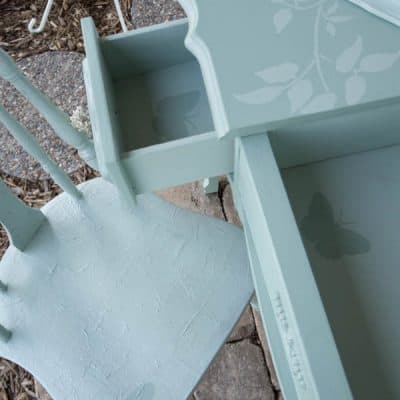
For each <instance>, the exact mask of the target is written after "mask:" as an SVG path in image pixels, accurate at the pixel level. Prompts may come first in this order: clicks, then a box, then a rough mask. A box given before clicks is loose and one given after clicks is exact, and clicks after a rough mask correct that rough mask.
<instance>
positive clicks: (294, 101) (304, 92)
mask: <svg viewBox="0 0 400 400" xmlns="http://www.w3.org/2000/svg"><path fill="white" fill-rule="evenodd" d="M312 94H313V88H312V83H311V81H309V80H308V79H303V80H301V81H298V82H297V83H296V84H295V85H293V86H292V87H291V88H290V89H289V90H288V98H289V102H290V108H291V111H292V112H297V111H298V110H300V108H301V107H303V106H304V105H305V104H306V103H307V102H308V101H309V100H310V99H311V96H312Z"/></svg>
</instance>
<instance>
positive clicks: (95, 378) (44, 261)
mask: <svg viewBox="0 0 400 400" xmlns="http://www.w3.org/2000/svg"><path fill="white" fill-rule="evenodd" d="M79 189H80V190H81V191H82V192H83V194H84V197H83V199H82V200H81V201H80V202H76V201H73V200H72V199H71V198H70V197H69V196H67V195H65V194H61V195H59V196H58V197H57V198H55V199H54V200H52V201H51V202H50V203H49V204H47V205H46V206H45V207H44V208H43V209H42V212H43V214H44V215H45V216H46V219H47V222H45V223H44V224H43V225H42V226H41V228H40V229H39V230H38V231H37V233H36V235H35V237H34V239H33V240H32V242H31V244H30V246H29V248H26V250H25V252H19V251H17V250H16V249H15V248H14V247H11V248H9V249H8V250H7V252H6V254H5V256H4V258H3V260H2V261H1V268H0V279H1V280H2V281H3V282H5V283H6V284H7V285H8V286H9V288H10V290H9V291H8V292H7V293H6V294H2V295H1V296H0V320H1V321H2V323H3V324H4V326H6V327H7V329H10V330H12V332H13V336H12V337H11V340H9V341H8V342H7V343H0V355H1V356H3V357H6V358H8V359H10V360H13V361H15V362H17V363H18V364H20V365H22V366H23V367H25V368H27V369H28V370H29V371H30V372H32V373H33V374H34V375H35V376H36V377H37V378H38V379H39V380H40V382H42V383H43V385H44V386H45V387H46V389H47V390H48V391H49V393H50V394H51V395H52V396H53V397H54V398H55V399H57V400H63V399H65V400H82V399H85V400H95V399H96V400H98V399H113V400H114V399H115V400H118V399H121V400H127V399H129V400H139V399H141V400H143V399H146V400H157V399H160V400H161V399H162V400H167V399H168V400H177V399H184V398H187V397H188V396H189V394H190V393H191V391H192V390H193V388H194V387H195V385H196V383H197V382H198V380H199V379H200V377H201V375H202V374H203V372H204V371H205V370H206V368H207V366H208V365H209V363H210V362H211V360H212V359H213V357H214V356H215V354H216V352H217V351H218V349H219V348H220V346H221V345H222V344H223V342H224V340H225V339H226V338H227V337H228V335H229V333H230V331H231V329H232V328H233V326H234V325H235V323H236V322H237V320H238V319H239V317H240V315H241V313H242V311H243V309H244V308H245V306H246V304H247V303H248V301H249V300H250V297H251V296H252V293H253V290H254V289H253V284H252V280H251V274H250V269H249V267H248V261H247V253H246V247H245V242H244V237H243V234H242V232H241V230H240V229H238V228H236V227H234V226H232V225H230V224H228V223H226V222H223V221H219V220H216V219H212V218H208V217H205V216H201V215H196V214H193V213H190V212H188V211H185V210H182V209H178V208H176V207H174V206H172V205H170V204H168V203H166V202H164V201H163V200H161V199H159V198H157V197H155V196H153V195H143V196H138V198H137V206H136V207H135V208H134V210H133V211H132V210H131V209H129V208H128V207H126V206H124V204H123V203H121V201H120V199H119V198H118V193H117V190H116V189H115V188H114V187H113V186H112V185H111V184H110V183H108V182H106V181H104V180H102V179H96V180H93V181H90V182H88V183H85V184H83V185H80V186H79ZM44 327H46V329H44Z"/></svg>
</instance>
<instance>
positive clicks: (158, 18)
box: [131, 0, 185, 28]
mask: <svg viewBox="0 0 400 400" xmlns="http://www.w3.org/2000/svg"><path fill="white" fill-rule="evenodd" d="M131 14H132V23H133V26H134V27H135V28H141V27H143V26H148V25H154V24H161V23H162V22H167V21H172V20H175V19H179V18H183V17H185V12H184V11H183V9H182V7H181V6H180V5H179V3H178V1H176V0H133V1H132V8H131Z"/></svg>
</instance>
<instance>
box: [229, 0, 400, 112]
mask: <svg viewBox="0 0 400 400" xmlns="http://www.w3.org/2000/svg"><path fill="white" fill-rule="evenodd" d="M271 2H272V3H273V4H274V5H278V6H280V8H279V9H278V10H277V11H276V12H275V14H274V15H273V24H274V27H275V31H276V33H277V34H278V35H281V34H282V33H283V32H284V31H285V29H286V28H287V27H288V26H289V25H290V23H291V21H292V20H293V18H294V16H295V12H298V13H301V12H310V11H315V20H314V26H313V37H312V42H313V52H312V54H313V57H312V59H311V60H310V61H309V62H308V63H307V64H306V66H305V67H304V68H303V70H302V71H300V68H299V66H298V65H297V64H295V63H291V62H286V63H281V64H279V65H275V66H271V67H268V68H266V69H265V70H263V71H259V72H256V76H258V77H259V78H261V79H262V80H263V81H264V82H265V83H266V84H267V86H263V87H262V88H261V89H257V90H254V91H251V92H248V93H244V94H237V95H235V97H236V98H237V99H238V100H239V101H241V102H243V103H246V104H266V103H270V102H272V101H273V100H275V99H277V98H278V97H280V96H281V95H282V94H283V93H286V94H287V97H288V100H289V103H290V108H291V112H292V113H306V114H307V113H312V112H318V111H324V110H329V109H332V108H333V107H335V105H336V104H337V101H338V96H337V94H336V93H334V92H333V91H332V90H331V88H330V87H329V84H328V82H327V79H326V76H325V73H324V66H323V63H330V64H336V71H337V72H338V73H341V74H347V75H348V76H347V78H346V80H345V100H346V103H347V104H348V105H353V104H357V103H358V102H360V100H361V99H362V98H363V96H364V95H365V94H366V90H367V81H366V80H365V78H364V77H363V76H362V75H361V73H372V72H382V71H384V70H386V69H389V68H391V67H392V66H393V65H394V63H395V62H396V61H397V60H398V59H399V58H400V51H396V52H394V53H376V54H370V55H367V56H365V57H363V58H361V56H362V51H363V41H362V37H361V36H360V35H358V36H357V37H356V39H355V41H354V42H353V43H352V44H351V45H350V47H348V48H346V49H344V50H343V52H342V53H341V54H340V55H339V56H338V57H337V58H336V60H335V61H334V60H330V59H329V58H328V57H327V56H326V55H324V54H323V53H322V51H321V45H320V42H321V35H322V32H323V26H325V30H326V33H327V34H328V35H330V36H331V37H332V38H335V37H336V32H337V25H338V24H342V23H346V22H349V21H351V20H352V19H353V17H352V16H350V15H340V14H338V13H337V11H338V8H339V3H338V1H337V0H319V1H315V0H305V1H301V2H299V1H298V0H271ZM360 58H361V61H360ZM358 61H360V63H359V65H357V63H358ZM314 69H315V71H316V74H317V77H318V81H319V85H320V86H321V89H320V91H319V92H317V93H314V92H315V90H314V89H315V88H314V85H315V82H312V81H311V79H308V76H309V74H310V73H311V72H312V71H313V70H314Z"/></svg>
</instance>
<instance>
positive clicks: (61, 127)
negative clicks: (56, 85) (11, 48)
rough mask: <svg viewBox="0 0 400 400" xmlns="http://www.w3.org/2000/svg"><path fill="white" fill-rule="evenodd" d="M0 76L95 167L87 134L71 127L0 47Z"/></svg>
mask: <svg viewBox="0 0 400 400" xmlns="http://www.w3.org/2000/svg"><path fill="white" fill-rule="evenodd" d="M0 76H1V77H2V78H3V79H5V80H6V81H8V82H10V83H11V84H12V85H13V86H14V87H15V88H16V89H17V90H18V91H19V92H20V93H21V94H22V95H24V96H25V97H26V98H27V99H28V100H29V101H30V102H31V103H32V105H33V106H34V107H36V108H37V109H38V111H39V112H40V113H41V114H42V115H43V116H44V117H45V118H46V120H47V121H48V123H49V124H50V125H51V127H52V128H53V129H54V131H55V133H56V134H57V135H58V136H59V137H60V138H61V139H62V140H64V141H65V142H66V143H68V144H69V145H71V146H72V147H75V148H76V149H77V150H78V152H79V154H80V156H81V157H82V158H83V159H84V160H85V161H86V162H87V163H88V164H89V165H91V166H92V167H93V168H97V164H96V155H95V153H94V147H93V143H92V142H91V141H90V140H89V138H88V137H87V135H86V134H85V133H83V132H80V131H78V130H76V129H74V128H73V127H72V125H71V123H70V120H69V117H68V115H67V114H65V113H63V112H62V111H61V110H59V109H58V108H57V106H56V105H54V104H53V103H52V102H51V100H50V99H49V98H48V97H47V96H45V95H44V94H43V93H41V92H40V91H39V90H38V89H37V88H35V87H34V86H33V85H32V84H31V82H30V81H29V80H28V79H27V78H26V76H25V75H24V73H23V72H22V71H21V70H20V69H19V68H18V67H17V66H16V64H15V63H14V61H13V60H12V58H11V57H10V56H9V55H8V54H7V53H6V52H5V51H4V50H2V49H0Z"/></svg>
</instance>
